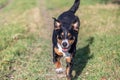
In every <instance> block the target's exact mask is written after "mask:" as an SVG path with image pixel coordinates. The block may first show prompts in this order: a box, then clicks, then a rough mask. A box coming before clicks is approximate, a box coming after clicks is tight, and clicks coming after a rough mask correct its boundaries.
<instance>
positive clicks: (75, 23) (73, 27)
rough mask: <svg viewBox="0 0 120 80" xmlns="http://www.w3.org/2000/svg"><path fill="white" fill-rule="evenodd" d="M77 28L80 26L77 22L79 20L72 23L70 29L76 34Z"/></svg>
mask: <svg viewBox="0 0 120 80" xmlns="http://www.w3.org/2000/svg"><path fill="white" fill-rule="evenodd" d="M79 26H80V21H79V19H76V20H75V21H74V22H73V23H72V29H73V30H75V31H77V32H78V30H79Z"/></svg>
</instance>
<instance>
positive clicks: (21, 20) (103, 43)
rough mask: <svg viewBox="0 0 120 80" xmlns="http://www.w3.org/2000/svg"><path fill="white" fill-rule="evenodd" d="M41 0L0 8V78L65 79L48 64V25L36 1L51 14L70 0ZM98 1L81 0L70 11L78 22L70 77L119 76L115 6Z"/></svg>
mask: <svg viewBox="0 0 120 80" xmlns="http://www.w3.org/2000/svg"><path fill="white" fill-rule="evenodd" d="M4 1H5V0H4ZM41 1H43V0H40V1H38V0H31V1H28V0H24V1H23V0H19V1H17V0H13V1H12V2H11V3H10V4H9V5H7V6H6V7H4V8H3V9H2V11H0V24H1V25H0V80H10V79H14V80H50V79H52V80H65V78H60V77H59V75H57V74H56V73H55V70H54V65H53V63H52V54H51V53H52V51H51V50H52V49H51V37H50V36H49V35H48V34H51V33H52V26H49V27H48V24H47V25H46V21H44V20H45V19H44V18H46V16H42V13H44V12H43V11H44V10H41V9H44V8H41V7H45V8H47V9H46V10H47V12H48V14H50V16H49V18H51V17H52V16H58V15H59V14H60V13H61V12H63V11H66V10H68V9H69V7H70V6H71V5H72V4H73V0H70V1H67V0H65V1H59V0H51V1H49V0H45V2H46V3H45V4H44V6H41V4H42V2H41ZM101 1H103V0H95V1H92V2H91V1H90V0H81V6H80V9H79V10H78V11H77V13H76V14H77V15H78V16H79V17H80V19H81V28H80V33H79V40H78V44H77V53H76V56H75V63H74V64H75V65H74V69H73V80H84V79H85V80H104V79H105V80H119V79H120V77H119V75H120V72H119V71H120V45H119V44H120V35H119V34H120V32H119V30H120V28H119V25H120V23H119V22H120V18H119V17H120V14H119V13H120V8H119V6H118V5H115V4H111V3H109V4H106V2H101ZM1 2H2V1H0V4H3V3H1ZM103 3H105V4H103ZM53 4H54V5H53ZM42 5H43V4H42ZM39 7H40V8H39ZM44 14H46V13H44ZM51 15H52V16H51ZM47 18H48V17H47ZM51 23H52V22H51ZM43 27H44V28H43ZM48 31H49V32H48ZM63 65H64V66H65V64H64V63H63Z"/></svg>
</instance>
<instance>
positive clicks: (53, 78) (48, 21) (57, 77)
mask: <svg viewBox="0 0 120 80" xmlns="http://www.w3.org/2000/svg"><path fill="white" fill-rule="evenodd" d="M41 6H42V7H41ZM40 13H41V16H43V18H42V19H43V22H44V28H43V29H44V31H46V32H45V33H44V34H47V37H48V39H50V42H51V36H52V30H53V20H52V14H51V13H50V12H48V11H47V8H46V4H45V0H40ZM51 45H52V44H51ZM51 53H52V48H51ZM51 55H52V54H51ZM51 59H52V58H51ZM51 61H52V60H51ZM51 63H52V62H51ZM51 65H53V63H52V64H51ZM45 75H46V76H45V78H46V79H47V80H65V73H63V74H56V73H55V69H54V67H53V68H52V70H51V71H50V72H49V73H48V74H45Z"/></svg>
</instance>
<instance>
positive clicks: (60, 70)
mask: <svg viewBox="0 0 120 80" xmlns="http://www.w3.org/2000/svg"><path fill="white" fill-rule="evenodd" d="M55 71H56V73H57V74H60V73H63V72H64V70H63V69H62V68H57V69H56V70H55Z"/></svg>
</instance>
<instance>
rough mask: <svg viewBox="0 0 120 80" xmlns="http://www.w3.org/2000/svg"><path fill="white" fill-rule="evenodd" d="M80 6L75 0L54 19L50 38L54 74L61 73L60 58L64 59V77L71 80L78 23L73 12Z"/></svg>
mask: <svg viewBox="0 0 120 80" xmlns="http://www.w3.org/2000/svg"><path fill="white" fill-rule="evenodd" d="M79 4H80V0H75V2H74V4H73V6H72V7H71V8H70V9H69V10H68V11H66V12H63V13H62V14H61V15H60V16H59V17H58V18H57V19H56V18H53V19H54V30H53V36H52V42H53V62H54V64H55V66H56V72H57V73H62V72H63V70H62V68H61V63H60V58H61V57H65V58H66V63H67V66H66V76H67V79H68V80H71V77H72V75H71V73H72V67H73V63H74V62H73V58H74V56H75V53H76V44H77V38H78V32H79V26H80V21H79V18H78V17H77V16H75V15H74V14H75V12H76V11H77V9H78V7H79Z"/></svg>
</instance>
